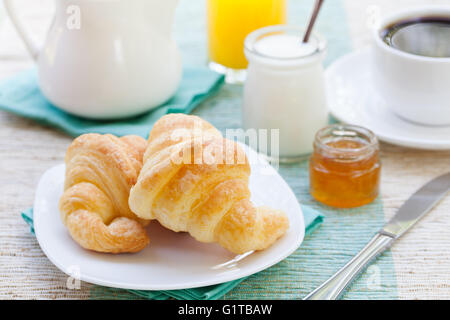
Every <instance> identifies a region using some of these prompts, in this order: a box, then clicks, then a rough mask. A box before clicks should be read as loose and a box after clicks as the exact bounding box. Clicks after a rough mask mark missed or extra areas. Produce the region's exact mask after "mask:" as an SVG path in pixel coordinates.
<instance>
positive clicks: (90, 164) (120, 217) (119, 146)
mask: <svg viewBox="0 0 450 320" xmlns="http://www.w3.org/2000/svg"><path fill="white" fill-rule="evenodd" d="M146 146H147V142H146V141H145V139H143V138H141V137H138V136H126V137H123V138H118V137H115V136H113V135H99V134H85V135H82V136H80V137H78V138H77V139H75V140H74V141H73V143H72V144H71V145H70V147H69V149H68V150H67V154H66V159H65V162H66V180H65V185H64V190H65V191H64V194H63V195H62V197H61V199H60V202H59V208H60V212H61V219H62V221H63V223H64V224H65V226H66V227H67V228H68V230H69V232H70V235H71V236H72V238H73V239H74V240H75V241H76V242H78V243H79V244H80V245H81V246H82V247H84V248H86V249H90V250H94V251H98V252H109V253H123V252H137V251H140V250H142V249H143V248H144V247H145V246H147V244H148V243H149V238H148V236H147V233H146V231H145V229H144V226H145V225H146V224H148V222H146V221H144V220H142V219H139V218H138V217H137V216H136V215H135V214H134V213H133V212H131V210H130V208H129V206H128V196H129V193H130V189H131V187H132V186H133V185H134V184H135V183H136V181H137V177H138V174H139V171H140V170H141V168H142V158H143V155H144V151H145V148H146Z"/></svg>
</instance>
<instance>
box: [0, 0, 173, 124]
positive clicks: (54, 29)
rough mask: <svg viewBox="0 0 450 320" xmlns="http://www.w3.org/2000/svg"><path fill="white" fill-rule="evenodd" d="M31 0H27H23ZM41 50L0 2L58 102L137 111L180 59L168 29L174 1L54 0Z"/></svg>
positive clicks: (91, 111) (95, 114)
mask: <svg viewBox="0 0 450 320" xmlns="http://www.w3.org/2000/svg"><path fill="white" fill-rule="evenodd" d="M30 1H31V0H30ZM55 2H56V7H55V8H56V13H55V18H54V20H53V23H52V25H51V27H50V30H49V32H48V35H47V40H46V41H45V44H44V46H43V48H42V49H41V50H38V49H37V48H36V46H35V45H34V44H33V43H32V41H31V40H30V38H29V37H28V35H27V34H26V32H25V31H24V28H23V27H22V25H21V23H20V22H19V21H18V19H17V17H16V15H15V11H14V10H13V7H12V3H13V1H11V0H4V4H5V8H6V10H7V12H8V13H9V15H10V17H11V20H12V22H13V23H14V25H15V27H16V28H17V31H18V33H19V35H20V36H21V38H22V39H23V41H24V42H25V45H26V47H27V48H28V51H29V52H30V54H31V55H32V57H33V58H34V59H35V60H36V62H37V64H38V73H39V85H40V88H41V91H42V93H43V94H44V95H45V97H46V98H47V99H48V100H49V101H50V102H52V103H53V104H54V105H55V106H58V107H59V108H61V109H63V110H65V111H67V112H69V113H72V114H75V115H78V116H82V117H87V118H94V119H114V118H121V117H127V116H133V115H137V114H139V113H143V112H145V111H148V110H151V109H153V108H155V107H156V106H158V105H160V104H162V103H164V102H165V101H167V100H168V99H170V97H172V95H173V94H174V93H175V91H176V90H177V88H178V86H179V83H180V80H181V75H182V65H181V56H180V53H179V50H178V47H177V45H176V43H175V41H174V39H173V36H172V29H173V21H174V15H175V9H176V6H177V4H178V0H131V1H130V0H57V1H55Z"/></svg>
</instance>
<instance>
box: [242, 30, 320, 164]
mask: <svg viewBox="0 0 450 320" xmlns="http://www.w3.org/2000/svg"><path fill="white" fill-rule="evenodd" d="M291 29H294V30H291ZM280 31H282V33H280ZM300 34H301V30H300V29H297V28H293V27H287V26H276V27H268V28H264V29H260V30H257V31H255V33H253V34H251V35H250V36H249V37H248V38H247V40H246V55H247V59H248V60H249V67H248V76H247V80H246V84H245V89H244V105H243V121H244V127H245V129H268V130H271V129H279V130H280V139H279V156H280V160H281V161H286V162H287V161H293V160H296V159H298V158H300V157H302V156H304V155H306V154H308V153H311V152H312V150H313V142H314V136H315V134H316V132H317V131H318V130H320V129H321V128H322V127H324V126H326V125H327V123H328V110H327V102H326V94H325V80H324V71H323V66H322V60H323V56H324V52H323V51H324V43H323V42H321V41H319V40H318V39H317V38H315V39H313V40H312V41H311V42H310V43H308V44H302V43H301V40H300ZM259 146H262V148H260V151H261V152H263V153H264V152H265V153H270V150H271V146H270V144H269V145H268V147H267V148H266V150H264V148H263V147H264V143H261V142H260V143H259Z"/></svg>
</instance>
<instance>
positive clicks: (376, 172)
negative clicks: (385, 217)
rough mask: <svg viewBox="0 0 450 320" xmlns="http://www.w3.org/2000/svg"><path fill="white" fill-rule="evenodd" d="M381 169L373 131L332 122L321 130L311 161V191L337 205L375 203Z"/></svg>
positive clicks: (377, 146)
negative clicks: (332, 123)
mask: <svg viewBox="0 0 450 320" xmlns="http://www.w3.org/2000/svg"><path fill="white" fill-rule="evenodd" d="M380 172H381V163H380V157H379V143H378V139H377V138H376V136H375V135H374V133H373V132H371V131H370V130H368V129H365V128H362V127H358V126H352V125H332V126H328V127H325V128H323V129H322V130H320V131H319V132H318V133H317V135H316V138H315V141H314V153H313V155H312V156H311V161H310V192H311V195H312V196H313V197H314V198H315V199H316V200H317V201H319V202H321V203H324V204H326V205H329V206H332V207H337V208H354V207H359V206H362V205H365V204H368V203H371V202H372V201H373V200H375V198H376V197H377V196H378V192H379V186H380Z"/></svg>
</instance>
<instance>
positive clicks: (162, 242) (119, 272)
mask: <svg viewBox="0 0 450 320" xmlns="http://www.w3.org/2000/svg"><path fill="white" fill-rule="evenodd" d="M246 151H247V154H248V155H249V159H250V161H252V159H255V157H257V155H256V153H255V152H254V151H252V150H250V149H248V148H246ZM64 170H65V166H64V165H63V164H62V165H59V166H57V167H54V168H52V169H50V170H48V171H47V172H46V173H45V174H44V175H43V176H42V178H41V180H40V182H39V185H38V188H37V192H36V198H35V203H34V226H35V231H36V237H37V239H38V241H39V244H40V246H41V248H42V250H43V251H44V253H45V254H46V255H47V257H48V258H49V259H50V261H52V262H53V263H54V264H55V265H56V266H57V267H58V268H59V269H60V270H62V271H63V272H65V273H66V274H69V275H75V277H76V278H80V279H81V280H83V281H86V282H90V283H94V284H98V285H103V286H109V287H115V288H124V289H137V290H173V289H186V288H194V287H203V286H209V285H214V284H218V283H223V282H227V281H231V280H236V279H240V278H243V277H247V276H249V275H252V274H254V273H257V272H259V271H262V270H264V269H266V268H269V267H271V266H273V265H274V264H276V263H278V262H280V261H281V260H283V259H285V258H286V257H288V256H289V255H290V254H292V253H293V252H294V251H295V250H296V249H297V248H298V247H299V246H300V244H301V243H302V241H303V237H304V235H305V225H304V221H303V214H302V210H301V208H300V205H299V203H298V201H297V198H296V197H295V195H294V193H293V192H292V190H291V189H290V187H289V186H288V184H287V183H286V182H285V181H284V180H283V178H282V177H281V176H280V175H279V174H278V173H277V172H276V170H275V169H274V168H272V167H271V166H270V165H269V164H268V163H267V162H266V161H265V160H261V161H260V162H259V163H256V164H254V165H253V164H252V175H251V178H250V190H251V192H252V201H254V202H255V204H257V205H262V204H265V205H268V206H272V207H274V208H277V209H281V210H284V211H285V212H286V213H287V215H288V217H289V220H290V228H289V230H288V232H287V233H286V234H285V235H284V237H282V238H281V239H280V240H279V241H277V242H276V243H275V244H274V245H273V246H272V247H270V248H269V249H267V250H264V251H261V252H256V253H249V254H245V255H241V256H236V255H233V254H231V253H230V252H228V251H226V250H225V249H223V248H221V247H220V246H218V245H216V244H203V243H200V242H197V241H195V240H194V239H193V238H192V237H190V236H189V235H188V234H186V233H174V232H171V231H169V230H167V229H164V228H162V227H161V226H160V225H159V224H158V223H157V222H154V223H151V224H150V226H149V228H148V234H149V236H150V245H149V246H148V247H147V248H146V249H144V250H143V251H141V252H139V253H137V254H121V255H111V254H101V253H96V252H91V251H88V250H85V249H82V248H81V247H80V246H79V245H78V244H77V243H75V242H74V241H73V240H72V238H71V237H70V235H69V233H68V231H67V230H66V228H65V227H64V226H63V224H62V223H61V219H60V216H59V211H58V200H59V198H60V196H61V194H62V192H63V184H64Z"/></svg>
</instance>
